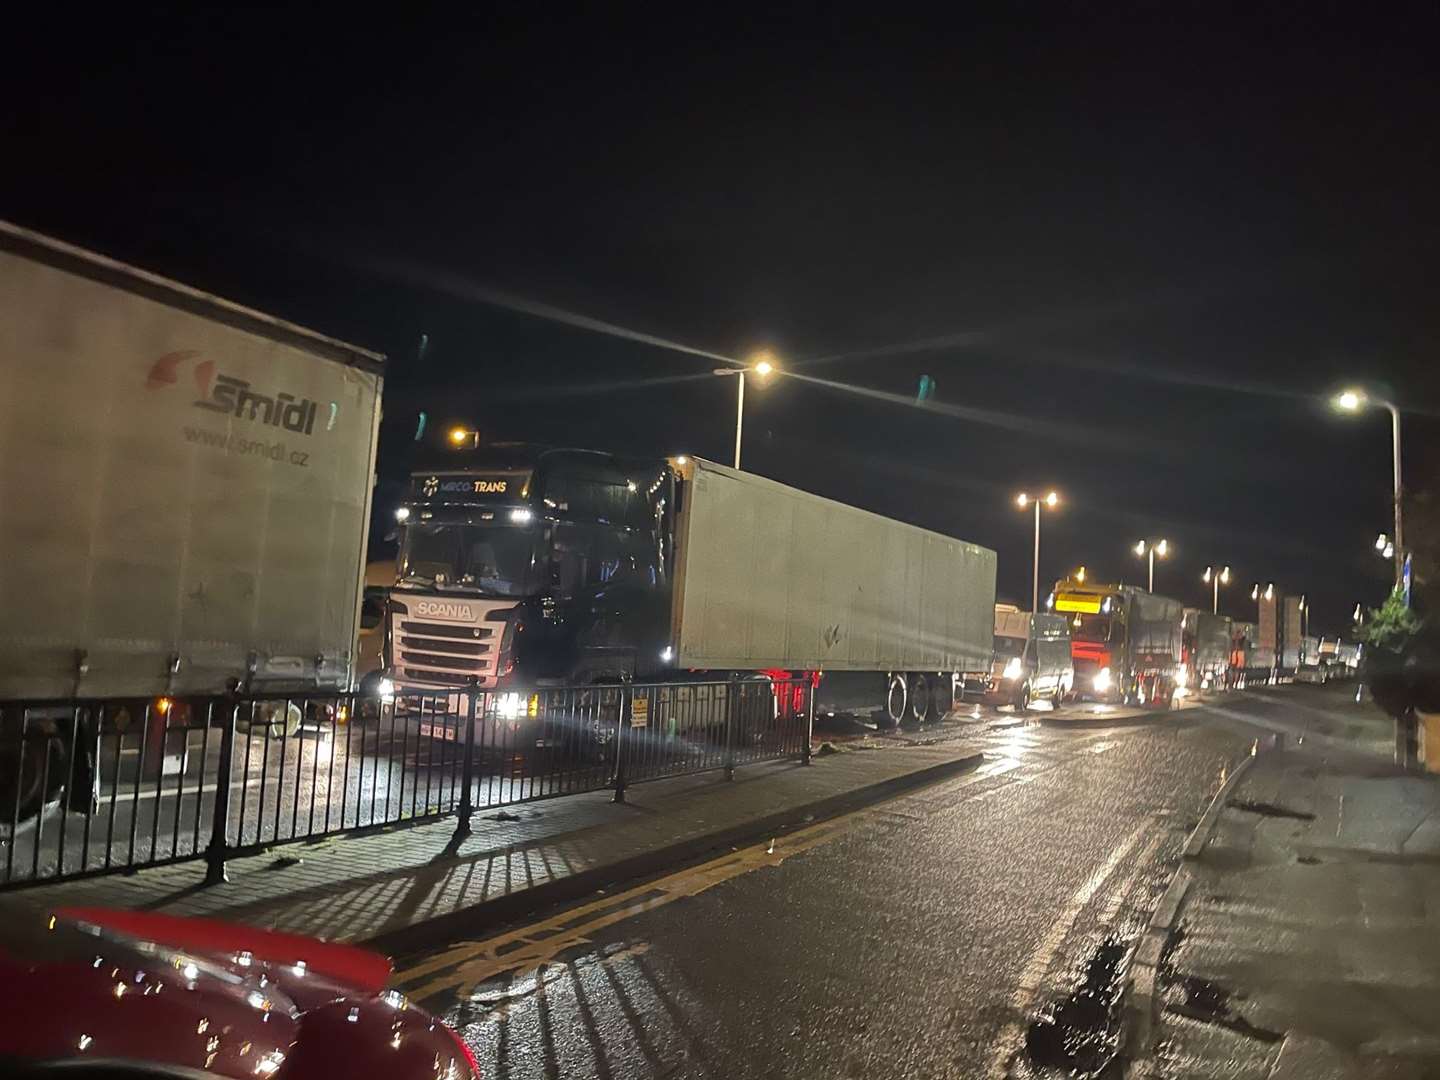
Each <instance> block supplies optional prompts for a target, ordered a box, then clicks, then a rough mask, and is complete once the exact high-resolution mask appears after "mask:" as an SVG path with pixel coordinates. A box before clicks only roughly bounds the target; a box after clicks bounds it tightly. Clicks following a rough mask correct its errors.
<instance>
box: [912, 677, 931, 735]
mask: <svg viewBox="0 0 1440 1080" xmlns="http://www.w3.org/2000/svg"><path fill="white" fill-rule="evenodd" d="M907 696H908V697H909V699H910V710H909V711H910V720H911V721H912V722H913V723H916V724H923V723H925V721H926V720H928V719H930V680H929V679H928V678H926V677H925V676H924V675H923V674H921V673H919V672H914V673H912V674H911V676H910V686H909V693H908V694H907Z"/></svg>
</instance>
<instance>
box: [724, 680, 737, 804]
mask: <svg viewBox="0 0 1440 1080" xmlns="http://www.w3.org/2000/svg"><path fill="white" fill-rule="evenodd" d="M726 696H727V697H729V699H730V702H729V704H728V706H727V707H726V709H725V779H726V780H734V779H735V722H736V720H738V719H739V713H740V707H741V702H740V680H739V679H731V680H730V683H729V686H728V687H727V689H726Z"/></svg>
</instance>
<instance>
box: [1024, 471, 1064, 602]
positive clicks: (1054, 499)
mask: <svg viewBox="0 0 1440 1080" xmlns="http://www.w3.org/2000/svg"><path fill="white" fill-rule="evenodd" d="M1031 503H1034V505H1035V565H1034V567H1033V571H1032V573H1031V577H1030V613H1031V614H1032V615H1033V614H1035V612H1037V611H1039V610H1040V504H1041V503H1044V504H1045V506H1047V507H1048V508H1049V509H1051V510H1054V509H1055V507H1057V506H1059V505H1060V496H1059V495H1058V494H1057V493H1056V492H1053V491H1052V492H1050V493H1049V494H1047V495H1046V496H1045V497H1044V498H1043V499H1042V498H1041V497H1040V496H1038V495H1037V496H1035V497H1034V498H1031V497H1030V495H1029V493H1028V492H1024V491H1022V492H1021V493H1020V494H1019V495H1016V496H1015V505H1016V506H1018V507H1020V509H1021V510H1024V509H1025V508H1026V507H1027V506H1029V505H1030V504H1031Z"/></svg>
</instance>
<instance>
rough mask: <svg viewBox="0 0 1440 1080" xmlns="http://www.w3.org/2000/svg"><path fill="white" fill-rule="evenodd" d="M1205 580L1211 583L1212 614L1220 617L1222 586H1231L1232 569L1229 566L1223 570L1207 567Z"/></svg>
mask: <svg viewBox="0 0 1440 1080" xmlns="http://www.w3.org/2000/svg"><path fill="white" fill-rule="evenodd" d="M1203 580H1205V581H1207V582H1209V583H1210V586H1211V596H1210V614H1212V615H1219V614H1220V586H1221V585H1229V584H1230V568H1229V567H1228V566H1227V567H1225V568H1224V569H1223V570H1216V569H1215V567H1213V566H1207V567H1205V573H1204V575H1203Z"/></svg>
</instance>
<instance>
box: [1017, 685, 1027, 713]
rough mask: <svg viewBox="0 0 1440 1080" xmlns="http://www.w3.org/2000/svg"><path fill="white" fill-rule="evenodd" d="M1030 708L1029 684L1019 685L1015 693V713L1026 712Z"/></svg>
mask: <svg viewBox="0 0 1440 1080" xmlns="http://www.w3.org/2000/svg"><path fill="white" fill-rule="evenodd" d="M1029 708H1030V684H1029V683H1028V682H1025V683H1021V684H1020V689H1019V690H1017V691H1016V692H1015V711H1016V712H1026V711H1027V710H1028V709H1029Z"/></svg>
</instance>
